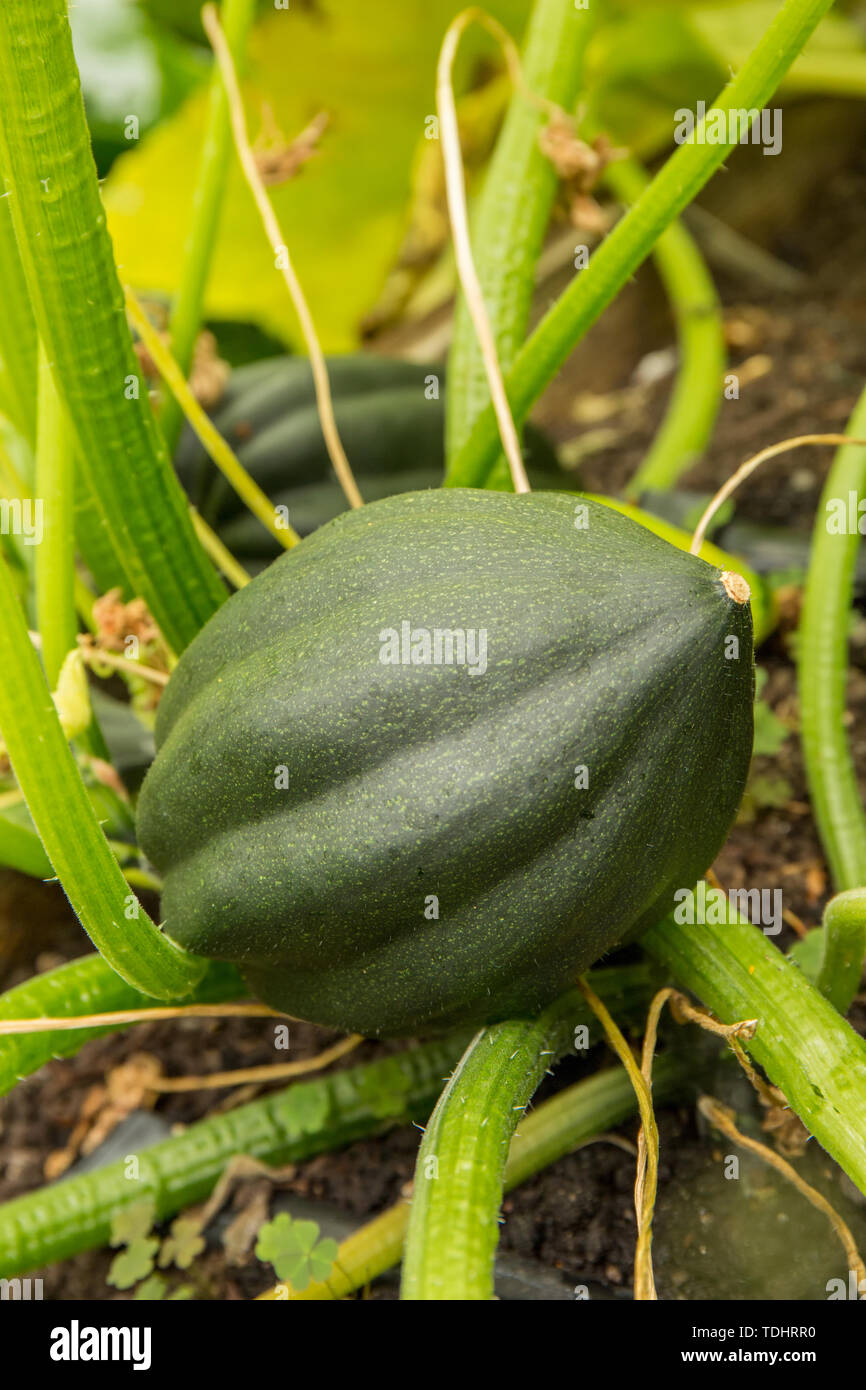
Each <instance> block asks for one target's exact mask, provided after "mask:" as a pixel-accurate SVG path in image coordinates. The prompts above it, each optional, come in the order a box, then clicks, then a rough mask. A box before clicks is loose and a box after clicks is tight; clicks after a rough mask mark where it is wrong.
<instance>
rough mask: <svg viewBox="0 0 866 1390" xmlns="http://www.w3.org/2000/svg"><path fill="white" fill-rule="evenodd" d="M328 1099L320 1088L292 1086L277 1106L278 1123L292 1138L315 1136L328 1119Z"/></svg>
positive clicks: (329, 1103) (329, 1104)
mask: <svg viewBox="0 0 866 1390" xmlns="http://www.w3.org/2000/svg"><path fill="white" fill-rule="evenodd" d="M330 1107H331V1101H330V1097H329V1096H328V1094H327V1092H326V1091H325V1090H324V1088H322V1087H320V1086H293V1087H291V1088H290V1090H289V1091H288V1092H287V1093H286V1095H285V1097H284V1098H283V1100H282V1101H281V1103H280V1104H279V1106H278V1109H277V1114H278V1118H279V1121H280V1123H281V1125H282V1126H283V1128H284V1129H285V1132H286V1134H288V1135H291V1136H292V1137H293V1138H294V1137H298V1136H300V1135H302V1134H316V1133H317V1132H318V1131H319V1130H321V1129H322V1128H323V1126H324V1124H325V1121H326V1120H327V1118H328V1111H329V1110H330Z"/></svg>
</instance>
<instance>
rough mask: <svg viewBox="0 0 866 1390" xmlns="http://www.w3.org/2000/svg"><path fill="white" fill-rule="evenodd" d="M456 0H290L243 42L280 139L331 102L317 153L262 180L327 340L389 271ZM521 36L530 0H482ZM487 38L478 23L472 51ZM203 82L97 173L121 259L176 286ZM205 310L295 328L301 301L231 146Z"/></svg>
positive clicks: (349, 341) (344, 339)
mask: <svg viewBox="0 0 866 1390" xmlns="http://www.w3.org/2000/svg"><path fill="white" fill-rule="evenodd" d="M461 8H462V6H461V4H460V3H459V0H378V3H377V5H376V8H375V13H373V12H371V10H370V8H369V7H368V6H364V5H359V4H357V3H356V0H329V3H328V6H327V19H326V21H325V22H323V18H322V14H321V12H320V11H319V10H318V9H316V8H314V7H311V8H310V9H307V8H302V7H301V6H294V5H293V6H292V7H291V8H290V9H288V10H281V11H280V12H278V13H273V12H271V14H270V15H269V16H268V17H266V18H265V19H263V20H262V21H261V22H260V23H259V24H258V26H257V27H256V29H255V30H254V32H253V36H252V40H251V42H250V45H249V60H250V61H249V77H248V80H247V82H246V83H245V91H246V94H247V111H248V119H249V122H250V132H251V134H252V135H255V133H256V129H257V125H258V120H259V111H260V108H261V103H262V102H263V101H267V102H268V103H269V104H270V105H271V107H272V108H273V113H274V117H275V120H276V122H277V125H278V126H279V128H280V130H281V131H282V133H283V134H284V135H285V136H286V138H287V139H292V138H293V137H294V136H295V135H297V134H298V133H299V132H300V131H301V130H302V129H303V128H304V126H306V125H307V123H308V122H309V120H310V117H311V116H312V115H313V114H315V112H317V111H320V110H325V111H327V112H328V115H329V125H328V129H327V130H326V131H325V134H324V136H323V138H322V141H321V142H320V148H319V153H318V154H317V155H316V156H315V158H314V159H312V160H311V161H310V162H309V163H308V164H306V165H305V167H304V170H303V173H302V174H301V176H300V177H298V178H296V179H295V180H294V181H292V182H291V183H289V184H286V185H283V186H282V187H275V188H272V189H271V190H270V193H271V195H272V198H273V202H274V205H275V207H276V210H277V214H278V216H279V218H280V221H281V225H282V226H283V229H284V231H285V234H286V237H287V239H288V242H289V246H290V248H291V251H292V256H293V259H294V261H295V263H296V266H297V269H298V274H299V276H300V279H301V283H302V284H303V286H304V289H305V292H306V294H307V297H308V299H309V301H310V307H311V310H312V314H313V318H314V320H315V322H316V327H317V329H318V332H319V335H320V337H321V339H322V342H323V346H324V348H325V350H326V351H328V352H339V351H346V350H347V349H350V348H352V347H353V346H355V344H356V343H357V341H358V325H359V323H360V320H361V319H362V317H363V315H364V313H365V311H366V310H367V309H368V308H369V307H370V305H371V304H372V303H373V302H374V300H375V299H376V297H377V294H378V292H379V290H380V288H381V286H382V284H383V282H384V280H385V276H386V274H387V271H388V269H389V267H390V265H391V263H392V260H393V258H394V255H395V254H396V252H397V250H398V248H399V245H400V241H401V237H402V233H403V230H404V224H405V213H406V206H407V202H408V199H409V193H410V175H411V165H412V160H413V156H414V154H415V151H416V147H417V144H418V141H419V139H420V138H422V137H423V134H424V122H425V117H426V116H427V115H429V114H431V113H433V112H434V111H435V101H434V72H435V64H436V56H437V53H438V50H439V46H440V44H441V41H442V37H443V35H444V32H445V29H446V27H447V25H448V23H449V22H450V20H451V19H452V18H453V16H454V15H455V14H456V13H457V12H458V10H460V9H461ZM487 8H488V9H490V10H491V11H492V12H493V13H494V14H495V15H496V16H497V17H498V18H499V19H500V20H501V21H502V22H503V23H504V24H505V25H506V26H507V27H508V28H509V29H510V30H511V31H512V33H513V34H514V35H515V37H516V38H519V37H520V33H521V30H522V28H523V24H524V22H525V20H526V16H527V14H528V12H529V5H528V3H526V0H494V3H491V4H490V5H488V6H487ZM473 47H474V48H475V51H476V53H477V52H478V51H479V47H480V48H482V49H483V51H484V52H485V54H490V53H491V51H492V50H491V45H490V40H489V39H487V38H485V37H484V36H479V35H478V34H476V33H474V31H473V34H472V36H470V38H469V39H468V41H467V48H468V50H469V52H470V53H471V52H472V50H473ZM205 111H206V95H205V94H204V93H200V94H199V93H197V94H195V95H194V96H192V97H191V98H190V99H189V100H188V101H187V102H186V103H185V104H184V106H183V107H182V108H181V109H180V111H178V112H177V113H176V114H175V116H173V117H172V118H171V119H169V120H168V121H166V122H164V123H163V124H161V125H160V126H159V127H158V128H157V129H156V130H154V131H153V132H152V133H151V134H150V135H149V136H147V137H146V139H144V140H142V142H141V144H140V146H139V147H138V149H136V150H135V151H133V152H131V153H129V154H127V155H124V156H122V157H121V158H120V159H119V160H118V161H117V163H116V164H115V166H114V168H113V169H112V171H111V175H110V177H109V179H108V182H107V184H106V186H105V190H104V193H105V204H106V208H107V211H108V219H109V226H110V230H111V234H112V237H113V239H114V245H115V249H116V253H117V259H118V261H119V262H120V263H121V264H122V265H123V267H124V274H125V275H126V276H127V278H128V279H129V280H130V281H131V282H132V283H134V284H136V285H138V286H141V287H142V288H147V289H149V290H163V291H168V292H173V291H174V290H175V289H176V287H177V285H178V283H179V279H180V267H181V263H182V256H183V248H184V242H185V234H186V229H187V227H188V225H189V222H190V214H191V198H192V191H193V187H194V184H195V176H196V170H197V167H198V159H199V150H200V145H201V136H202V131H203V128H204V120H205ZM205 311H206V313H207V314H208V315H209V316H210V317H215V318H228V319H240V320H244V321H253V322H255V323H257V324H258V325H259V326H260V327H262V328H263V329H265V330H266V331H268V332H271V333H273V334H275V335H276V336H277V337H279V338H282V339H284V340H286V341H289V342H295V343H297V341H298V332H297V325H296V320H295V317H294V313H293V311H292V308H291V305H290V303H289V298H288V295H287V294H286V293H285V292H284V289H283V286H282V284H281V281H280V277H279V273H278V272H277V270H276V269H275V266H274V252H273V250H272V248H271V247H270V246H269V245H268V242H267V240H266V238H265V235H264V233H263V231H262V229H261V225H260V223H259V221H258V218H257V215H256V213H255V210H254V208H253V205H252V200H251V198H250V196H249V193H248V192H247V189H246V186H245V185H244V183H243V180H242V177H241V175H240V172H239V170H238V168H237V164H236V161H233V168H232V171H231V174H230V177H229V184H228V193H227V197H226V203H225V207H224V209H223V217H222V222H221V229H220V236H219V240H218V243H217V248H216V255H215V259H214V264H213V269H212V273H211V277H210V284H209V289H208V294H207V298H206V301H205Z"/></svg>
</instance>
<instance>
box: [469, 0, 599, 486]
mask: <svg viewBox="0 0 866 1390" xmlns="http://www.w3.org/2000/svg"><path fill="white" fill-rule="evenodd" d="M593 24H594V14H593V13H592V7H590V8H589V9H578V8H577V7H576V6H575V5H574V3H573V0H536V3H535V5H534V6H533V9H532V14H531V17H530V20H529V25H528V28H527V33H526V40H525V43H524V47H523V53H522V57H521V61H520V66H521V70H522V73H523V82H522V89H521V88H515V90H514V92H513V94H512V97H511V102H510V104H509V107H508V111H507V113H506V116H505V121H504V123H503V126H502V130H501V132H500V134H499V139H498V140H497V142H496V149H495V150H494V153H493V157H492V159H491V161H490V168H489V170H488V173H487V177H486V179H485V182H484V188H483V190H482V192H481V194H480V196H479V198H478V202H477V205H476V208H475V211H474V214H473V218H472V241H473V245H474V249H475V263H476V266H477V269H478V280H479V285H480V290H481V294H482V297H483V301H484V304H485V306H486V310H487V315H488V318H489V321H490V326H491V331H492V335H493V342H494V345H495V349H496V355H497V358H498V360H499V362H500V364H501V366H502V370H503V371H508V370H509V368H510V367H511V365H512V363H513V361H514V357H515V354H516V353H517V350H518V348H519V347H520V345H521V343H522V342H523V338H524V334H525V332H526V324H527V320H528V318H529V308H530V303H531V299H532V290H533V270H534V267H535V263H536V261H537V259H538V256H539V253H540V251H541V248H542V245H543V243H544V237H545V233H546V231H547V225H548V222H549V219H550V210H551V208H552V206H553V200H554V198H555V196H556V190H557V177H556V173H555V171H554V169H553V166H552V164H551V163H550V161H549V160H548V159H547V158H545V156H544V155H543V154H542V152H541V150H540V148H539V145H538V134H539V130H540V129H541V126H542V123H543V120H544V114H543V110H542V109H541V108H542V105H543V102H545V101H547V102H553V103H556V105H558V106H562V107H565V108H566V109H567V110H571V109H572V108H573V106H574V103H575V101H576V99H577V95H578V91H579V88H580V80H581V75H582V70H583V58H584V52H585V49H586V45H587V42H588V39H589V36H590V34H591V32H592V26H593ZM525 88H528V89H529V90H530V91H532V92H533V93H534V94H535V95H536V97H538V98H541V100H540V101H536V102H530V101H528V100H527V98H526V95H525V91H524V90H523V89H525ZM515 188H519V189H520V196H519V197H515V195H514V190H515ZM448 382H449V385H448V392H447V398H446V402H445V409H446V446H447V447H446V457H447V463H448V473H449V475H450V472H451V470H452V468H453V466H454V463H455V461H456V459H457V457H458V454H459V452H460V450H461V449H462V448H463V445H464V444H465V443H466V441H467V439H468V436H469V433H470V430H471V428H472V425H473V423H474V421H475V419H476V417H477V416H478V415H479V414H480V412H481V411H483V410H484V407H485V406H486V405H488V403H489V401H490V388H489V386H488V382H487V375H486V372H485V370H484V361H483V357H482V354H481V350H480V346H479V343H478V339H477V337H476V334H475V332H474V329H473V325H472V319H471V316H470V313H469V308H468V305H467V303H466V300H465V298H464V297H463V296H460V297H459V298H458V303H457V309H456V313H455V319H454V338H453V341H452V346H451V353H450V356H449V359H448ZM496 452H497V454H498V453H499V438H498V435H497V441H496ZM500 471H501V474H502V477H503V480H505V479H507V477H508V471H507V469H506V468H505V466H504V463H503V462H502V461H501V460H500ZM449 480H450V478H449ZM454 481H455V482H456V481H458V480H457V479H454ZM508 485H509V486H510V484H508Z"/></svg>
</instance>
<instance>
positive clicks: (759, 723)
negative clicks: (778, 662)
mask: <svg viewBox="0 0 866 1390" xmlns="http://www.w3.org/2000/svg"><path fill="white" fill-rule="evenodd" d="M766 682H767V673H766V671H765V670H763V668H762V667H760V666H759V667H758V668H757V670H756V672H755V742H754V745H753V747H752V753H753V754H754V755H755V756H758V755H759V754H766V755H768V756H769V757H775V755H776V754H777V753H778V751H779V749H780V748H781V747H782V744H783V743H784V742H785V740H786V739H788V738H790V737H791V730H790V729H789V728H788V726H787V724H783V723H782V720H781V719H780V718H779V717H778V715H776V714H774V712H773V710H772V709H771V708H770V706H769V705H768V704H767V702H766V700H762V699H761V698H760V694H761V691H762V690H763V688H764V686H765V685H766Z"/></svg>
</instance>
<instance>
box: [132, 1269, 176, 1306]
mask: <svg viewBox="0 0 866 1390" xmlns="http://www.w3.org/2000/svg"><path fill="white" fill-rule="evenodd" d="M167 1288H168V1284H167V1283H166V1281H165V1280H164V1279H163V1277H162V1275H161V1274H151V1276H150V1278H149V1279H145V1281H144V1283H143V1284H139V1286H138V1288H137V1289H136V1291H135V1293H134V1294H133V1298H135V1299H136V1300H145V1299H146V1300H149V1301H150V1302H152V1303H155V1302H157V1300H159V1299H161V1298H165V1292H166V1289H167Z"/></svg>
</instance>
